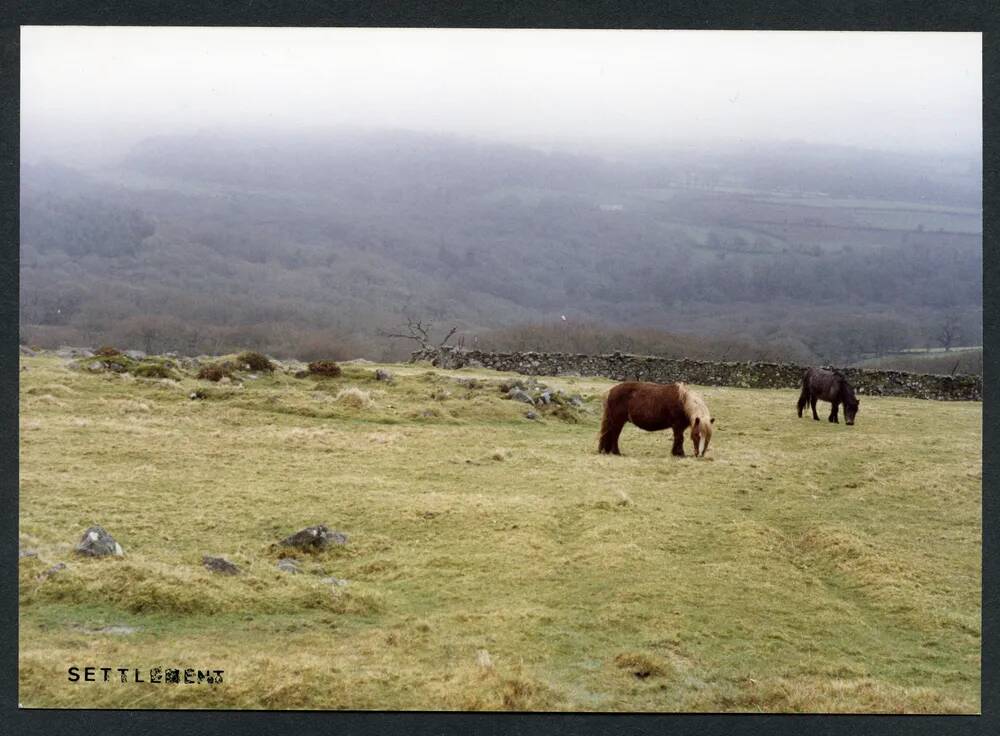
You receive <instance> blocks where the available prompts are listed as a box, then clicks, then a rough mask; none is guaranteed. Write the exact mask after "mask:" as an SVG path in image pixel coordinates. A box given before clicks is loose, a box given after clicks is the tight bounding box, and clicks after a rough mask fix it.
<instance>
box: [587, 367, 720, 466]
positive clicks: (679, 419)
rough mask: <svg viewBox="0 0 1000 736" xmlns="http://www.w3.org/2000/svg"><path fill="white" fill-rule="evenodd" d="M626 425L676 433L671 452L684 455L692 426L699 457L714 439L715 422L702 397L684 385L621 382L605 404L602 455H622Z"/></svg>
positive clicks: (649, 430) (614, 388) (696, 454)
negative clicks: (620, 446)
mask: <svg viewBox="0 0 1000 736" xmlns="http://www.w3.org/2000/svg"><path fill="white" fill-rule="evenodd" d="M625 422H632V424H634V425H635V426H637V427H638V428H639V429H644V430H646V431H647V432H656V431H659V430H661V429H668V428H669V429H672V430H674V446H673V449H672V450H671V453H672V454H674V455H679V456H681V457H683V456H684V430H685V429H687V428H688V427H691V442H692V444H694V454H695V457H698V456H699V455H702V456H704V454H705V453H706V452H707V451H708V443H709V442H710V441H711V439H712V424H713V423H714V422H715V419H713V418H712V416H711V415H710V414H709V412H708V407H707V406H705V402H704V401H703V400H702V398H701V396H699V395H698V394H696V393H695V392H694V391H692V390H691V389H689V388H688V387H687V386H685V385H684V384H683V383H670V384H666V385H664V384H661V383H639V382H636V381H628V382H627V383H619V384H618V385H617V386H615V387H613V388H612V389H611V390H610V391H609V392H608V398H607V399H606V400H605V402H604V419H603V420H602V421H601V436H600V439H599V441H598V445H597V450H598V452H606V453H610V454H612V455H621V452H620V451H619V449H618V436H619V435H620V434H621V433H622V427H624V426H625Z"/></svg>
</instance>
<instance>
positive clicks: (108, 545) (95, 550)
mask: <svg viewBox="0 0 1000 736" xmlns="http://www.w3.org/2000/svg"><path fill="white" fill-rule="evenodd" d="M75 550H76V553H77V554H80V555H88V556H90V557H106V556H107V555H115V556H118V557H121V556H122V555H123V554H125V551H124V550H123V549H122V546H121V545H120V544H118V542H116V541H115V538H114V537H112V536H111V535H110V534H108V533H107V532H106V531H105V530H104V528H103V527H100V526H92V527H90V528H89V529H87V531H85V532H84V533H83V536H82V537H80V541H79V542H77V544H76V548H75Z"/></svg>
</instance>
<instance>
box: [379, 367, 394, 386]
mask: <svg viewBox="0 0 1000 736" xmlns="http://www.w3.org/2000/svg"><path fill="white" fill-rule="evenodd" d="M375 380H376V381H385V382H387V383H392V381H393V376H392V374H391V373H389V371H384V370H382V369H381V368H376V369H375Z"/></svg>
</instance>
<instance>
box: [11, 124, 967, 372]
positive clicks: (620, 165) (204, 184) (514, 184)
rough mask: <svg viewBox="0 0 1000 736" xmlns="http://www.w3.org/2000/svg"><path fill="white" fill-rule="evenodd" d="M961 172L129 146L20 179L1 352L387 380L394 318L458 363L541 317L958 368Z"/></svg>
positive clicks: (622, 336)
mask: <svg viewBox="0 0 1000 736" xmlns="http://www.w3.org/2000/svg"><path fill="white" fill-rule="evenodd" d="M959 164H960V162H954V161H938V160H933V159H921V158H919V157H912V156H910V157H908V156H902V155H898V154H892V155H890V154H878V153H873V152H864V151H854V150H851V149H830V148H825V147H814V146H807V145H788V146H783V147H774V146H771V147H767V146H759V145H758V146H754V145H748V146H747V147H745V148H743V149H725V150H722V149H720V150H705V151H692V150H676V151H670V150H659V151H655V152H647V154H646V155H643V156H633V157H626V156H620V157H618V158H599V157H596V156H586V155H578V154H569V153H556V152H546V151H540V150H535V149H531V148H526V147H517V146H512V145H500V144H495V143H489V142H483V141H474V140H467V139H461V138H456V137H451V136H433V135H428V134H416V133H407V132H405V131H332V132H331V131H326V132H315V133H311V134H299V135H296V136H291V135H278V134H262V133H259V134H255V135H250V134H246V133H242V134H238V135H237V134H231V135H224V134H202V135H196V136H175V137H166V138H154V139H148V140H146V141H144V142H142V143H140V144H138V145H137V146H136V147H135V148H134V149H133V150H132V151H131V152H130V153H129V154H128V155H127V156H126V157H124V159H122V160H120V161H116V162H110V163H109V164H108V165H107V166H105V167H103V168H94V169H90V170H86V171H81V170H73V169H67V168H66V167H60V166H58V165H56V164H54V163H51V162H50V163H34V164H31V163H28V164H25V166H23V168H22V197H21V283H22V294H21V332H22V341H23V342H32V343H36V344H39V345H45V346H52V347H54V346H56V345H58V344H59V343H66V344H91V345H93V344H101V343H105V342H111V343H115V344H120V345H129V346H130V347H137V348H142V349H144V350H147V351H164V350H170V349H176V350H180V351H183V352H188V353H197V352H210V353H218V352H224V351H226V350H232V349H236V348H237V347H240V346H247V345H251V346H253V347H256V348H258V349H261V350H267V351H269V352H272V353H278V354H282V355H285V356H295V355H297V356H305V355H306V354H307V353H310V352H314V353H315V354H317V355H320V354H325V355H329V354H332V353H333V352H336V353H338V354H339V355H340V357H356V356H359V355H365V356H368V357H377V358H382V359H387V358H397V359H398V358H401V357H403V356H404V355H405V348H404V347H402V346H399V345H397V344H394V343H392V341H390V340H387V339H385V338H384V337H380V334H379V333H380V331H382V332H384V331H388V330H391V329H392V328H393V327H396V326H398V325H399V324H400V323H401V322H403V321H404V320H405V318H406V317H408V316H410V317H414V318H418V319H424V320H429V321H434V322H437V323H438V324H444V325H447V326H449V327H450V326H451V325H456V326H458V327H459V330H460V332H459V336H461V337H464V338H465V339H466V340H467V341H468V340H473V339H477V338H478V339H482V340H489V341H492V342H494V343H495V342H497V341H499V340H502V339H504V338H505V336H509V335H510V334H511V330H515V332H516V328H518V327H520V326H524V325H542V326H548V327H551V326H552V325H553V324H554V325H556V326H559V325H561V324H562V323H563V320H562V318H563V317H565V318H566V320H565V322H566V324H569V325H597V326H599V328H600V330H601V331H602V332H603V333H606V334H611V335H612V336H613V337H612V339H613V340H616V341H618V342H622V343H624V342H627V341H628V340H630V339H631V338H630V336H629V335H630V333H629V331H630V330H656V331H659V332H660V333H664V334H665V335H668V336H669V335H678V334H680V335H683V336H686V338H688V339H691V338H693V339H696V340H702V341H703V343H704V345H703V349H705V350H708V349H713V350H714V349H716V348H717V352H718V353H719V354H721V353H723V352H728V353H730V355H732V356H734V357H746V358H751V357H758V356H756V355H750V354H747V349H745V346H747V345H750V346H752V348H750V349H752V350H757V351H759V352H762V353H765V354H767V355H770V356H771V357H774V358H787V359H790V360H797V361H799V362H815V361H820V360H826V361H836V362H848V361H853V360H857V359H860V358H862V357H868V356H870V355H881V354H884V353H887V352H891V351H893V350H898V349H900V348H906V347H918V346H924V345H926V344H928V342H930V343H932V344H933V341H934V340H935V339H936V334H937V331H938V329H939V325H940V323H942V322H943V321H944V320H946V319H947V320H950V321H951V322H952V323H954V325H955V331H956V336H955V339H956V340H958V341H959V342H961V343H963V344H978V343H979V342H980V341H981V323H982V263H981V261H982V223H981V219H982V215H981V189H980V185H979V178H978V169H975V167H974V166H972V164H970V167H971V168H962V167H961V166H960V165H959ZM736 343H740V344H741V346H743V347H741V348H740V352H739V354H737V353H736V352H734V351H733V350H732V349H731V348H732V346H733V345H735V344H736ZM533 347H536V348H539V349H544V348H545V347H546V346H544V345H536V346H533ZM614 347H616V348H621V347H624V346H623V345H615V346H614Z"/></svg>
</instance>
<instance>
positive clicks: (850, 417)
mask: <svg viewBox="0 0 1000 736" xmlns="http://www.w3.org/2000/svg"><path fill="white" fill-rule="evenodd" d="M860 406H861V402H860V401H859V400H858V399H854V401H845V402H844V423H845V424H847V425H848V426H850V425H852V424H854V417H856V416H857V415H858V407H860Z"/></svg>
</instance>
